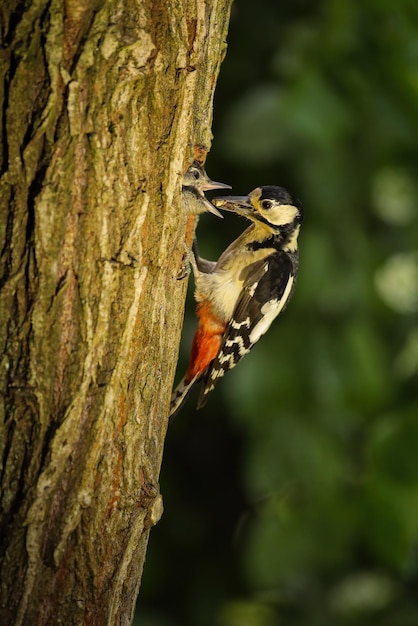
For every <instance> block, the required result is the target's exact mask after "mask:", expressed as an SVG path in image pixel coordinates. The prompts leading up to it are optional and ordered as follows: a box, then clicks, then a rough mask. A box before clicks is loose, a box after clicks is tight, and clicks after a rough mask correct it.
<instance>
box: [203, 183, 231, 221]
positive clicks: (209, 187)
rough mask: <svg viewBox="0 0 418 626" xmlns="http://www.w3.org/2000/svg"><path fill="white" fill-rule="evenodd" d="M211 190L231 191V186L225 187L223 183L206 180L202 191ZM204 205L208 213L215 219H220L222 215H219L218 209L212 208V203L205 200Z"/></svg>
mask: <svg viewBox="0 0 418 626" xmlns="http://www.w3.org/2000/svg"><path fill="white" fill-rule="evenodd" d="M212 189H232V187H231V185H226V184H225V183H218V182H216V181H214V180H210V179H209V180H207V181H205V182H204V183H203V185H202V191H211V190H212ZM205 204H206V207H207V209H208V211H209V212H210V213H213V215H216V216H217V217H222V218H223V215H222V213H219V211H218V209H216V208H215V207H214V206H213V203H212V201H209V200H208V199H207V198H205Z"/></svg>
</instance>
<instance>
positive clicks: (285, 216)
mask: <svg viewBox="0 0 418 626" xmlns="http://www.w3.org/2000/svg"><path fill="white" fill-rule="evenodd" d="M212 202H213V204H214V205H215V206H217V207H219V208H221V209H225V210H226V211H232V212H233V213H238V215H243V216H244V217H246V218H248V219H249V220H251V221H253V222H255V223H258V224H260V225H263V226H264V227H265V228H266V229H267V230H268V231H269V232H270V233H273V234H276V233H281V232H284V231H288V232H291V231H292V232H293V231H295V230H296V229H298V227H299V225H300V223H301V222H302V219H303V207H302V204H301V202H300V201H299V200H298V199H297V198H296V197H295V196H293V195H292V194H291V193H289V192H288V191H287V190H286V189H284V187H276V186H274V185H265V186H264V187H257V188H256V189H254V190H253V191H251V193H249V194H248V196H223V197H219V198H213V200H212Z"/></svg>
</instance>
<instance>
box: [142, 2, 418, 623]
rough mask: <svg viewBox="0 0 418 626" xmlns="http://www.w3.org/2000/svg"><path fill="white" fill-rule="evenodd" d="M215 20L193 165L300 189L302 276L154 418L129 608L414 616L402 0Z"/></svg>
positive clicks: (416, 261) (411, 89) (416, 467)
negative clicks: (217, 375) (163, 432)
mask: <svg viewBox="0 0 418 626" xmlns="http://www.w3.org/2000/svg"><path fill="white" fill-rule="evenodd" d="M228 41H229V49H228V55H227V58H226V60H225V62H224V65H223V67H222V72H221V77H220V80H219V83H218V89H217V95H216V100H215V123H214V136H215V139H214V144H213V149H212V152H211V154H210V155H209V159H208V162H207V169H208V172H209V175H210V176H212V177H213V178H214V179H216V180H222V181H224V182H227V183H230V184H232V185H233V192H234V193H237V194H243V193H247V192H249V191H250V190H251V189H253V188H254V187H257V186H258V185H262V184H279V185H283V186H285V187H287V188H289V189H290V190H292V191H293V192H294V193H296V195H298V196H299V197H300V198H301V200H302V202H303V204H304V206H305V214H306V219H305V223H304V224H303V229H302V232H301V236H300V254H301V260H300V277H299V281H298V285H297V289H296V292H295V295H294V297H293V300H292V302H291V303H290V305H289V307H288V309H287V310H286V312H285V313H284V314H283V316H281V317H280V318H279V319H278V320H276V322H275V323H274V325H273V327H272V328H271V329H270V331H269V333H268V334H267V336H266V337H264V338H263V339H262V340H261V341H260V342H259V344H257V346H256V347H255V348H254V350H253V351H252V353H251V354H250V355H249V356H247V357H246V358H245V359H244V360H243V361H242V363H240V365H239V367H237V368H236V370H233V371H232V372H230V373H229V374H228V376H227V377H226V378H225V379H223V380H222V381H221V383H220V384H219V386H218V387H217V389H216V390H215V391H214V392H213V394H211V396H210V397H209V400H208V403H207V406H206V407H205V408H204V409H203V410H202V411H201V412H199V413H196V412H195V409H194V402H195V397H194V398H192V399H191V400H190V401H189V404H188V405H187V407H186V408H185V409H184V410H183V411H182V413H180V415H179V416H178V417H177V418H176V420H175V422H174V423H173V424H172V425H171V427H170V430H169V433H168V438H167V442H166V453H165V459H164V464H163V470H162V476H161V488H162V493H163V496H164V501H165V514H164V516H163V518H162V520H161V522H160V523H159V524H158V526H157V527H156V528H155V529H153V530H152V533H151V540H150V546H149V551H148V560H147V563H146V566H145V572H144V577H143V584H142V589H141V595H140V601H139V607H138V613H137V618H136V619H137V622H135V623H138V624H141V626H212V625H213V626H276V625H278V626H302V625H303V626H317V625H318V626H319V625H321V626H323V625H329V624H332V625H340V624H341V625H354V624H355V625H357V624H358V625H370V624H379V625H380V626H409V625H410V626H412V625H414V626H415V625H416V624H418V602H417V601H416V590H417V585H418V560H417V554H418V553H417V547H418V383H417V374H418V331H417V312H418V183H417V177H416V171H417V168H418V142H417V137H418V115H417V111H418V4H417V3H416V2H414V1H412V0H400V1H399V2H397V3H393V2H388V1H387V0H365V1H364V2H361V3H360V2H358V3H356V2H352V1H350V0H318V2H315V3H313V2H308V1H307V0H295V1H294V2H293V1H292V2H290V1H287V2H286V1H284V2H276V0H259V1H258V2H257V3H254V2H251V1H250V0H237V1H236V3H235V5H234V7H233V14H232V19H231V27H230V34H229V40H228ZM244 227H245V223H244V222H243V221H239V220H236V218H234V217H233V216H227V217H226V219H225V220H224V222H222V225H221V226H220V225H219V223H218V222H216V220H215V219H213V218H212V217H211V216H204V217H203V218H202V220H201V222H200V224H199V230H198V238H199V242H200V247H201V250H202V252H203V253H204V254H205V255H207V256H208V257H210V258H216V256H217V255H219V253H220V252H221V251H222V250H223V249H224V248H225V247H226V245H227V244H228V243H229V242H230V241H231V240H232V239H233V238H234V237H235V236H236V234H237V233H238V232H240V231H241V230H242V229H243V228H244ZM191 282H192V281H191ZM193 310H194V305H193V299H192V297H190V298H189V300H188V303H187V311H188V315H187V317H186V321H185V328H184V334H183V340H182V354H181V359H180V362H179V376H180V375H181V373H182V372H183V370H184V368H185V366H186V362H187V358H188V352H189V349H190V345H191V338H192V335H193V332H194V328H195V319H194V316H193Z"/></svg>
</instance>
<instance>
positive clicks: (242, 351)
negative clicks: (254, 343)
mask: <svg viewBox="0 0 418 626" xmlns="http://www.w3.org/2000/svg"><path fill="white" fill-rule="evenodd" d="M236 343H237V344H239V346H238V352H239V355H240V356H243V355H244V354H247V352H249V350H248V348H246V347H245V344H244V340H243V338H242V337H235V338H234V339H228V340H227V341H225V345H226V346H227V347H228V348H232V346H233V345H234V344H236Z"/></svg>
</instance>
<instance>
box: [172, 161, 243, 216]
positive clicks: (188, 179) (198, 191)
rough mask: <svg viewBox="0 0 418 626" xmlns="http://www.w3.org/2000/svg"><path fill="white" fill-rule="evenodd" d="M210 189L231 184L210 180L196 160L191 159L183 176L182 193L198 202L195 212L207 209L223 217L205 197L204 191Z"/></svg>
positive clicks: (226, 186) (224, 187) (226, 187)
mask: <svg viewBox="0 0 418 626" xmlns="http://www.w3.org/2000/svg"><path fill="white" fill-rule="evenodd" d="M211 189H231V186H230V185H225V183H217V182H215V181H213V180H211V179H210V178H209V176H208V175H207V174H206V171H205V170H204V168H203V167H202V166H201V165H199V163H198V162H197V161H193V163H192V164H191V165H190V167H189V168H188V169H187V171H186V173H185V174H184V176H183V183H182V191H183V194H185V195H186V196H193V197H194V199H195V200H196V202H197V203H198V204H197V205H195V206H196V207H197V206H199V205H200V210H196V213H203V212H204V211H209V212H210V213H213V214H214V215H217V216H218V217H223V215H221V213H219V211H218V210H217V209H215V207H214V206H213V204H212V203H211V202H209V200H207V199H206V198H205V195H204V192H205V191H210V190H211Z"/></svg>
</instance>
